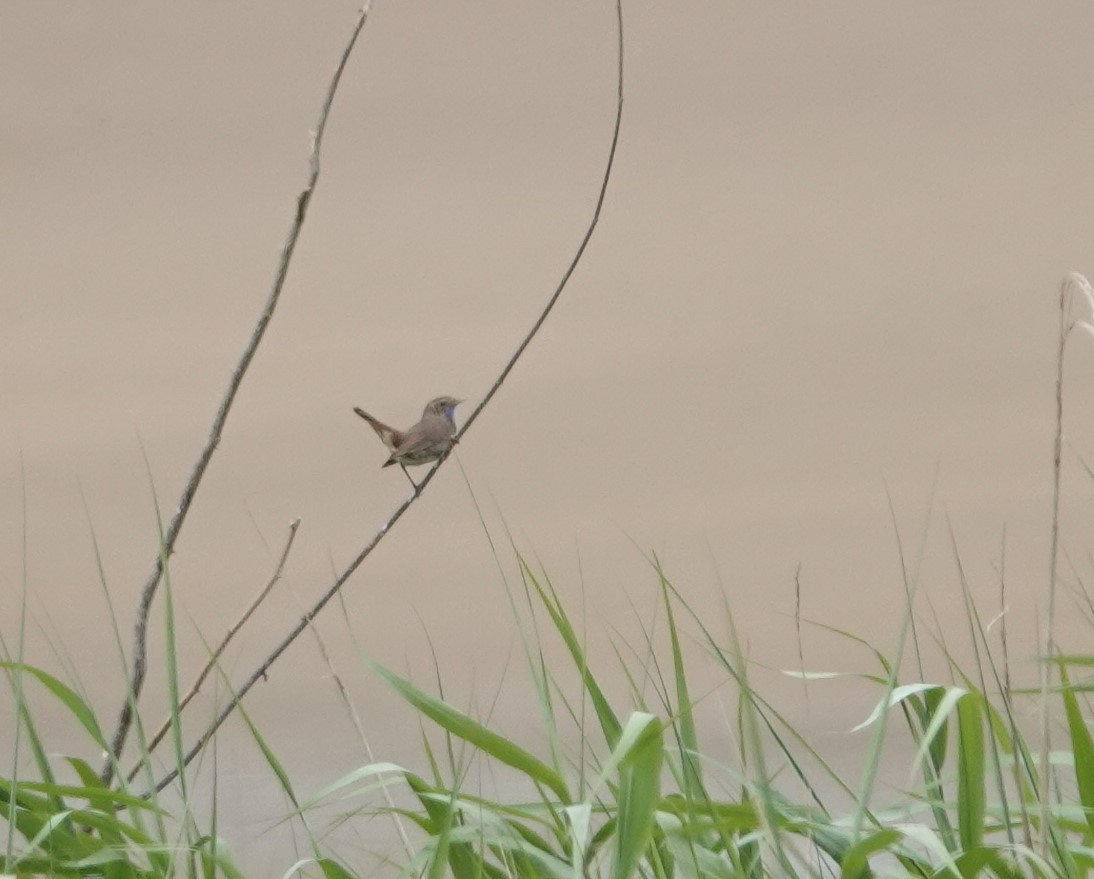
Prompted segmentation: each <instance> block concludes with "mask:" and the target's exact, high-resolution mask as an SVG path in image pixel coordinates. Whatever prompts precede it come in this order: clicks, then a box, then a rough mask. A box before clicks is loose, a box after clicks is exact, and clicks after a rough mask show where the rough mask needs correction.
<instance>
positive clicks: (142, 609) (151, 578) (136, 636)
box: [101, 0, 372, 784]
mask: <svg viewBox="0 0 1094 879" xmlns="http://www.w3.org/2000/svg"><path fill="white" fill-rule="evenodd" d="M371 6H372V0H365V3H364V5H363V6H362V7H361V9H360V11H359V12H358V14H357V22H356V24H355V25H354V28H353V31H352V33H351V34H350V38H349V41H348V42H347V43H346V47H345V49H344V50H343V51H342V57H341V59H340V60H339V62H338V67H337V68H336V69H335V71H334V76H333V78H332V79H331V83H330V87H329V88H328V89H327V94H326V97H325V99H324V101H323V107H322V110H321V111H320V113H319V121H318V123H317V124H316V126H315V134H314V136H313V138H312V144H311V155H310V159H309V174H308V182H307V185H306V186H305V187H304V189H303V190H302V191H301V193H300V195H299V196H297V199H296V214H295V216H294V217H293V221H292V225H291V226H290V228H289V234H288V236H287V237H286V239H285V244H284V246H283V247H282V250H281V258H280V259H279V260H278V264H277V273H276V275H275V276H274V282H273V287H272V288H271V290H270V295H269V296H268V297H267V299H266V304H265V306H264V307H263V309H262V313H261V314H260V315H259V318H258V322H257V323H256V324H255V328H254V330H253V332H252V333H251V338H250V340H249V341H248V342H247V346H246V348H244V350H243V354H242V356H241V357H240V358H239V362H238V363H237V364H236V367H235V369H234V370H233V372H232V377H231V380H230V381H229V382H228V389H227V391H225V394H224V398H223V399H222V400H221V403H220V408H219V409H217V413H216V416H215V417H214V418H213V426H212V428H211V429H210V431H209V436H208V437H207V438H206V440H205V446H204V448H202V450H201V454H200V455H199V456H198V459H197V463H195V464H194V469H193V472H191V474H190V479H189V480H188V481H187V483H186V487H185V488H183V490H182V497H181V498H180V499H179V505H178V508H177V509H176V510H175V514H174V515H173V516H172V517H171V521H170V522H169V523H168V525H167V530H166V531H165V532H164V537H163V546H162V547H161V548H160V551H159V552H158V553H157V554H156V561H155V564H154V565H153V566H152V572H151V573H150V574H149V575H148V579H147V580H146V581H145V583H144V588H143V589H142V590H141V596H140V602H139V604H138V606H137V621H136V623H135V624H134V628H133V660H132V662H133V668H132V675H131V677H130V679H129V681H128V690H127V693H126V697H125V703H124V705H123V706H122V710H121V712H120V714H119V717H118V724H117V727H116V728H115V730H114V735H113V737H112V739H111V745H110V749H111V755H112V756H108V757H107V760H106V762H105V764H104V766H103V769H102V773H101V777H102V779H103V782H104V783H105V784H109V783H110V780H111V779H112V778H113V775H114V766H115V764H116V762H117V760H118V759H119V758H120V756H121V753H122V749H123V748H124V747H125V740H126V737H127V736H128V734H129V728H130V726H132V723H133V713H134V709H135V706H136V704H137V701H138V700H139V699H140V695H141V690H142V688H143V687H144V678H145V674H146V672H147V654H148V651H147V643H148V616H149V613H150V612H151V609H152V600H153V599H154V598H155V596H156V589H157V587H158V586H159V583H160V579H161V577H162V576H163V562H164V559H166V558H168V557H169V556H170V555H171V554H172V553H173V552H174V549H175V541H176V540H177V539H178V536H179V531H181V530H182V524H183V522H184V521H185V520H186V514H187V513H188V512H189V511H190V505H191V504H192V503H193V500H194V495H195V494H196V493H197V490H198V486H199V485H200V484H201V480H202V477H203V476H204V475H205V470H206V468H207V467H208V466H209V461H210V460H211V459H212V457H213V452H215V451H216V448H217V446H218V445H219V444H220V437H221V434H222V433H223V431H224V424H225V422H227V420H228V413H229V411H230V410H231V408H232V403H233V402H234V401H235V397H236V392H237V391H238V390H239V386H240V385H241V384H242V383H243V376H244V375H245V374H246V372H247V368H248V367H249V366H250V365H251V361H252V360H253V359H254V356H255V352H256V351H257V350H258V346H259V343H260V342H261V341H262V337H263V336H264V335H265V333H266V327H267V326H268V325H269V323H270V319H271V318H272V317H273V313H274V309H275V308H277V302H278V300H279V299H280V298H281V291H282V289H283V288H284V286H285V278H286V277H287V276H288V273H289V263H290V262H292V256H293V252H294V251H295V250H296V243H297V241H298V240H299V238H300V231H301V229H302V228H303V226H304V219H305V217H306V216H307V213H308V205H309V204H310V203H311V198H312V195H313V194H314V192H315V185H316V183H317V182H318V180H319V156H320V151H321V149H322V145H323V133H324V131H325V130H326V127H327V117H328V116H329V115H330V109H331V104H332V103H333V102H334V95H335V93H336V92H337V91H338V84H339V82H340V81H341V79H342V72H343V71H344V70H345V68H346V63H347V62H348V61H349V56H350V54H351V53H352V51H353V47H354V45H355V44H356V43H357V38H358V37H359V36H360V34H361V29H362V28H363V27H364V24H365V20H366V19H367V18H368V13H369V9H370V8H371Z"/></svg>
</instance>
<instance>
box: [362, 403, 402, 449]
mask: <svg viewBox="0 0 1094 879" xmlns="http://www.w3.org/2000/svg"><path fill="white" fill-rule="evenodd" d="M353 411H354V412H356V413H357V414H358V415H360V416H361V417H362V418H363V419H365V421H367V422H368V423H369V426H370V427H371V428H372V429H373V430H375V431H376V435H377V436H378V437H380V442H382V443H383V444H384V445H385V446H387V447H388V448H389V449H391V450H392V451H394V450H395V447H396V446H397V445H399V440H400V439H401V438H402V431H398V430H396V429H395V428H394V427H389V426H388V425H386V424H384V422H382V421H380V420H379V419H378V418H373V417H372V416H371V415H369V414H368V413H367V412H366V411H365V410H364V409H360V408H358V407H357V406H354V407H353Z"/></svg>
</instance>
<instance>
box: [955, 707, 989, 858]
mask: <svg viewBox="0 0 1094 879" xmlns="http://www.w3.org/2000/svg"><path fill="white" fill-rule="evenodd" d="M984 777H985V776H984V725H983V712H982V710H981V697H980V695H979V694H976V693H968V694H966V695H965V696H964V697H962V698H961V700H960V701H959V702H958V703H957V821H958V824H957V830H958V834H959V836H960V839H961V848H962V849H963V850H965V851H969V850H970V849H973V848H978V847H979V846H980V844H981V843H982V842H983V840H984V802H985V790H984Z"/></svg>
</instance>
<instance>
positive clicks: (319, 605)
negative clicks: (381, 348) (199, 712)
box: [156, 0, 623, 791]
mask: <svg viewBox="0 0 1094 879" xmlns="http://www.w3.org/2000/svg"><path fill="white" fill-rule="evenodd" d="M615 10H616V33H617V40H618V67H617V88H616V95H617V96H616V109H615V126H614V128H613V130H612V141H611V146H610V147H609V149H608V161H607V165H606V167H605V168H604V177H603V179H602V180H601V183H600V192H599V194H598V195H597V199H596V207H595V208H594V210H593V216H592V219H591V220H590V221H589V225H588V227H587V228H586V230H585V235H584V236H583V237H582V239H581V243H580V244H579V245H578V248H577V251H576V252H575V253H574V256H573V259H571V260H570V264H569V266H568V267H567V269H566V271H565V272H564V273H563V275H562V280H560V281H559V283H558V286H557V287H556V288H555V291H554V293H553V294H552V295H551V298H550V299H549V300H548V301H547V305H546V306H545V307H544V309H543V311H542V312H541V313H540V315H539V317H538V318H537V319H536V322H535V323H534V324H533V325H532V328H531V329H530V330H529V331H528V333H527V335H526V336H525V337H524V339H523V341H522V342H521V343H520V345H518V346H517V350H516V351H515V352H513V356H512V357H510V358H509V361H508V362H507V363H506V364H505V368H504V369H502V371H501V373H500V374H499V375H498V378H497V380H496V381H495V382H494V384H493V385H492V386H491V388H490V390H489V391H488V392H487V394H486V396H485V397H484V398H483V400H482V402H481V403H479V405H478V406H477V407H476V408H475V410H474V412H472V413H471V415H470V417H469V418H468V419H467V421H466V422H465V423H464V425H463V428H462V429H461V430H460V431H459V433H458V434H457V439H458V438H459V437H462V436H463V435H464V434H465V433H467V431H468V429H469V428H470V427H471V425H472V424H473V423H474V421H475V419H476V418H477V417H478V415H479V413H480V412H481V411H482V410H483V408H484V407H485V406H486V404H487V403H489V402H490V400H491V399H492V398H493V396H494V395H495V394H496V393H497V392H498V390H499V389H500V388H501V386H502V384H503V383H504V382H505V379H506V378H507V377H508V376H509V373H510V372H512V371H513V367H514V366H516V364H517V361H518V360H519V359H520V357H521V355H522V354H523V353H524V350H525V349H526V348H527V347H528V345H529V343H531V341H532V339H533V338H534V337H535V335H536V333H538V332H539V329H540V327H542V326H543V323H544V321H546V320H547V316H548V315H549V314H550V313H551V310H552V309H553V308H554V307H555V303H556V302H558V299H559V297H560V296H561V295H562V291H563V290H564V289H565V287H566V284H567V283H568V282H569V280H570V277H571V276H572V275H573V273H574V270H575V269H576V268H577V264H578V263H579V262H580V261H581V257H582V255H583V254H584V253H585V248H586V247H587V246H588V244H589V241H590V239H591V238H592V237H593V231H594V230H595V229H596V225H597V223H598V222H599V220H600V212H601V210H602V209H603V207H604V201H605V198H606V196H607V193H608V181H609V180H610V179H611V174H612V166H613V165H614V164H615V153H616V148H617V147H618V145H619V131H620V128H621V126H622V123H623V3H622V0H616V5H615ZM449 454H451V449H449V451H448V452H446V453H445V454H444V455H443V456H442V457H441V459H440V460H439V461H437V463H436V464H435V465H434V466H433V467H432V468H431V469H430V471H429V472H428V473H427V474H426V475H425V478H424V479H422V481H421V482H419V483H418V486H417V488H416V489H415V490H414V493H413V494H412V495H411V496H410V497H408V498H407V499H406V500H405V501H403V502H402V503H401V504H400V505H399V506H398V507H397V508H396V510H395V512H394V513H392V514H391V517H390V518H389V519H388V520H387V522H385V523H384V524H383V525H382V526H381V527H380V530H379V531H377V532H376V534H375V536H373V538H372V539H371V540H370V541H369V542H368V543H367V544H366V545H365V547H364V548H363V549H362V550H361V551H360V552H359V553H357V556H356V558H354V559H353V561H352V562H350V563H349V565H348V566H347V567H346V569H345V570H344V571H342V573H341V574H339V575H338V577H337V578H336V579H335V581H334V583H333V585H331V587H330V588H329V589H328V590H327V591H326V592H325V593H324V594H323V595H322V596H321V597H320V598H319V599H318V600H317V601H316V602H315V604H314V605H312V607H311V609H310V610H309V611H308V612H307V613H305V614H304V616H302V617H301V618H300V620H299V621H298V622H297V623H296V624H295V625H294V626H293V627H292V628H291V629H290V630H289V632H288V634H286V635H285V637H284V638H282V639H281V641H280V642H279V643H278V644H277V646H276V647H274V649H273V651H272V652H271V653H270V655H269V656H267V657H266V659H265V660H263V662H262V664H261V665H259V666H258V668H256V669H255V670H254V672H252V673H251V676H250V677H249V678H247V680H245V681H244V682H243V684H242V685H241V686H240V687H239V689H237V690H236V691H235V693H234V694H233V695H232V697H231V699H230V700H229V701H228V703H227V704H226V705H225V706H224V707H223V708H222V709H221V710H220V712H219V713H218V714H217V716H216V718H215V719H214V720H213V722H212V723H211V724H210V725H209V727H208V728H207V729H206V730H205V732H203V733H202V734H201V736H200V737H199V738H198V740H197V742H196V743H195V744H194V746H193V747H192V748H191V749H190V750H189V751H188V752H187V753H186V755H185V757H184V758H183V767H185V766H188V765H189V764H190V762H191V761H192V760H193V759H194V758H195V757H196V756H197V755H198V754H200V753H201V751H202V750H203V749H204V748H205V746H206V744H208V742H209V740H210V739H211V738H212V737H213V735H214V734H215V733H216V731H217V730H218V729H219V728H220V726H221V724H223V723H224V721H225V720H227V719H228V717H229V715H231V714H232V712H233V711H235V709H236V706H238V705H239V703H240V702H241V701H242V699H243V697H244V696H246V695H247V693H248V692H249V691H250V690H251V688H252V687H253V686H254V685H255V684H257V683H258V682H259V681H261V680H264V679H265V678H266V675H267V672H268V671H269V669H270V666H272V665H273V664H274V663H275V662H276V661H277V659H278V658H279V657H280V656H281V654H282V653H284V652H285V651H286V650H287V649H288V648H289V645H290V644H292V643H293V641H295V640H296V638H297V636H298V635H299V634H300V633H301V632H303V631H304V630H305V629H306V628H307V627H308V625H309V624H310V623H311V621H312V620H313V619H314V618H315V617H316V616H317V615H318V614H319V612H320V611H321V610H322V609H323V608H324V607H325V606H326V605H327V602H329V601H330V600H331V599H332V598H333V597H334V596H335V595H337V594H338V591H339V590H340V589H341V588H342V586H343V585H344V584H345V582H346V581H347V580H348V579H349V578H350V577H351V576H353V573H354V572H355V571H356V570H357V569H358V568H359V567H360V566H361V563H362V562H364V560H365V559H366V558H368V557H369V555H370V554H371V553H372V551H373V550H374V549H375V548H376V547H377V545H378V544H379V543H380V541H381V540H383V539H384V536H385V535H386V534H387V533H388V532H389V531H390V530H391V527H392V526H393V525H394V524H395V523H396V522H398V521H399V519H401V518H402V516H403V513H405V512H406V511H407V510H408V509H409V508H410V505H411V504H413V503H414V501H416V500H417V499H418V498H419V497H420V496H421V494H422V492H423V491H424V490H425V487H426V486H427V485H428V484H429V482H430V480H432V479H433V477H434V475H435V474H436V473H437V470H438V468H439V467H440V466H441V465H442V464H443V463H444V462H445V460H446V459H447V458H448V455H449ZM180 768H181V767H176V768H175V769H172V770H171V771H170V772H169V773H168V774H167V775H166V776H164V778H163V779H161V780H160V781H159V782H157V784H156V790H157V791H161V790H163V789H164V788H165V787H166V786H167V785H169V784H170V783H171V782H172V781H174V780H175V778H176V777H177V776H178V774H179V771H180Z"/></svg>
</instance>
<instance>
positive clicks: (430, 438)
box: [391, 416, 452, 458]
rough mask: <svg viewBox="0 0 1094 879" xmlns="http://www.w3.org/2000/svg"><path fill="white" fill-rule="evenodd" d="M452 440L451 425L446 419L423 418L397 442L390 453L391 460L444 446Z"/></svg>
mask: <svg viewBox="0 0 1094 879" xmlns="http://www.w3.org/2000/svg"><path fill="white" fill-rule="evenodd" d="M451 439H452V425H451V423H449V421H448V419H447V418H444V417H437V416H430V417H429V418H423V419H422V420H421V421H419V422H418V423H417V424H415V425H414V426H413V427H412V428H410V429H409V430H408V431H406V433H404V434H403V435H402V437H401V439H400V440H399V443H398V444H397V445H396V446H395V448H393V449H392V451H391V456H392V458H395V457H399V456H402V455H408V454H413V453H414V452H422V451H425V450H426V449H432V448H433V447H434V446H440V445H444V444H445V443H448V442H450V441H451Z"/></svg>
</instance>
